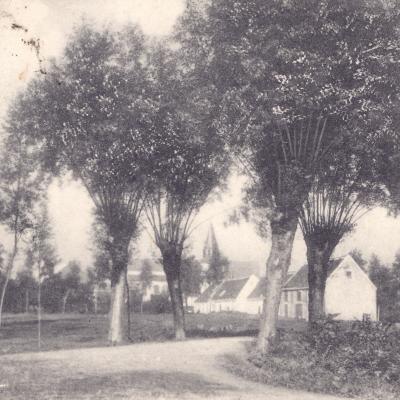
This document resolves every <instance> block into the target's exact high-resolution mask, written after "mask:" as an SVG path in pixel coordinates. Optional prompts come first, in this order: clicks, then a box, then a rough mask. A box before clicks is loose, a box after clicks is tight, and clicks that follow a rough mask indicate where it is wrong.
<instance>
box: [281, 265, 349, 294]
mask: <svg viewBox="0 0 400 400" xmlns="http://www.w3.org/2000/svg"><path fill="white" fill-rule="evenodd" d="M342 261H343V258H336V259H334V260H331V261H329V265H328V276H329V275H330V274H331V273H332V272H333V271H334V270H335V269H336V268H337V267H338V265H339V264H340V263H341V262H342ZM283 288H284V289H299V288H302V289H303V288H304V289H306V288H308V265H307V264H306V265H303V266H302V267H301V268H300V269H299V270H298V271H297V272H296V273H294V274H293V275H291V276H290V277H289V278H288V280H287V281H286V284H285V285H284V286H283Z"/></svg>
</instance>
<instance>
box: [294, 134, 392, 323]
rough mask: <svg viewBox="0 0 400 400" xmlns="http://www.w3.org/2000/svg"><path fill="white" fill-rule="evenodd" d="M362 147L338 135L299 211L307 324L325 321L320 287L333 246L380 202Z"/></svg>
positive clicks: (376, 182) (379, 186)
mask: <svg viewBox="0 0 400 400" xmlns="http://www.w3.org/2000/svg"><path fill="white" fill-rule="evenodd" d="M354 139H356V140H354ZM365 145H367V143H364V146H365ZM364 146H363V143H362V142H361V140H360V139H359V138H358V137H354V135H350V134H347V135H343V134H342V140H341V141H340V144H339V146H335V148H334V149H333V150H332V152H331V154H330V155H327V156H326V157H325V160H324V163H326V164H328V165H327V167H326V168H325V171H326V172H325V173H320V174H319V176H318V177H317V178H316V179H315V182H314V184H313V186H312V189H311V192H310V193H309V195H308V197H307V199H306V200H305V202H304V204H303V207H302V210H301V212H300V226H301V229H302V232H303V236H304V240H305V242H306V246H307V262H308V285H309V291H308V294H309V301H308V309H309V313H308V316H309V317H308V318H309V322H310V324H311V325H312V324H313V323H314V322H316V321H317V320H319V319H321V318H323V317H324V316H325V285H326V280H327V278H328V274H329V270H328V269H329V261H330V258H331V256H332V254H333V252H334V250H335V248H336V246H337V245H338V244H339V242H340V241H341V240H342V239H343V237H344V236H345V235H346V234H348V233H350V232H351V231H352V230H353V229H354V227H355V226H356V223H357V222H358V220H359V219H360V218H361V217H362V216H363V215H364V214H365V213H366V212H368V210H369V209H370V208H371V207H373V206H374V205H376V204H378V203H379V201H382V199H383V198H384V197H385V192H384V190H382V184H381V182H380V180H379V179H377V173H376V171H374V168H373V166H371V164H370V163H369V162H368V160H369V158H370V150H371V149H370V148H371V146H368V147H369V148H368V151H364Z"/></svg>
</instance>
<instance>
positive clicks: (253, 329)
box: [0, 313, 304, 354]
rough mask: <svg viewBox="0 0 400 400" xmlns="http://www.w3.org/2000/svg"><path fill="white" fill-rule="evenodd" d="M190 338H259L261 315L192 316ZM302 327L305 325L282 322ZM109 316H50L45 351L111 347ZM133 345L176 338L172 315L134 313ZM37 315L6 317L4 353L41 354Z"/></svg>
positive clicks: (0, 333)
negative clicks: (108, 340)
mask: <svg viewBox="0 0 400 400" xmlns="http://www.w3.org/2000/svg"><path fill="white" fill-rule="evenodd" d="M186 321H187V335H188V337H192V338H197V337H198V338H201V337H203V338H204V337H209V338H211V337H221V336H247V335H250V336H252V335H256V333H257V328H258V316H256V315H248V314H241V313H215V314H208V315H205V314H188V315H187V316H186ZM281 325H282V326H286V327H294V328H300V329H301V328H302V327H303V326H304V323H301V322H300V323H293V322H291V323H288V322H285V321H282V322H281ZM107 329H108V318H107V315H93V314H47V315H44V316H43V320H42V340H41V350H57V349H72V348H81V347H98V346H106V345H107ZM131 337H132V341H133V342H144V341H165V340H171V339H172V338H173V325H172V315H170V314H132V317H131ZM37 350H39V348H38V341H37V321H36V316H35V315H26V314H16V315H6V316H5V318H4V325H3V326H2V327H1V328H0V354H9V353H19V352H27V351H37Z"/></svg>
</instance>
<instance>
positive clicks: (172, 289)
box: [167, 277, 186, 340]
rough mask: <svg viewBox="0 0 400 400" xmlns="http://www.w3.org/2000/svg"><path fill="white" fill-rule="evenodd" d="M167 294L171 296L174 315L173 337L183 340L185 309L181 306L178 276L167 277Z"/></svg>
mask: <svg viewBox="0 0 400 400" xmlns="http://www.w3.org/2000/svg"><path fill="white" fill-rule="evenodd" d="M167 282H168V290H169V295H170V297H171V305H172V313H173V315H174V328H175V339H176V340H184V339H185V338H186V334H185V310H184V308H183V297H182V288H181V282H180V279H179V277H175V278H174V277H171V278H168V277H167Z"/></svg>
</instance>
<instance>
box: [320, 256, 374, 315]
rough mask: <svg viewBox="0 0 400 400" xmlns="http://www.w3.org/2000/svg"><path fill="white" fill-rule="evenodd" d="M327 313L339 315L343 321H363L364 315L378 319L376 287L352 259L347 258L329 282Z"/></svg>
mask: <svg viewBox="0 0 400 400" xmlns="http://www.w3.org/2000/svg"><path fill="white" fill-rule="evenodd" d="M325 312H326V313H327V314H339V315H338V316H337V318H338V319H342V320H354V319H358V320H361V319H362V318H363V315H364V314H368V315H369V316H370V318H371V319H372V320H374V321H375V320H376V319H377V310H376V287H375V286H374V285H373V283H372V282H371V281H370V279H369V278H368V276H367V274H366V273H365V272H364V271H363V270H362V269H361V268H360V267H359V266H358V265H357V264H356V263H355V261H354V260H353V259H352V258H351V257H346V258H345V259H344V260H343V262H342V263H341V264H340V265H339V266H338V268H336V270H335V271H333V273H332V274H331V275H330V276H329V278H328V280H327V283H326V291H325Z"/></svg>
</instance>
